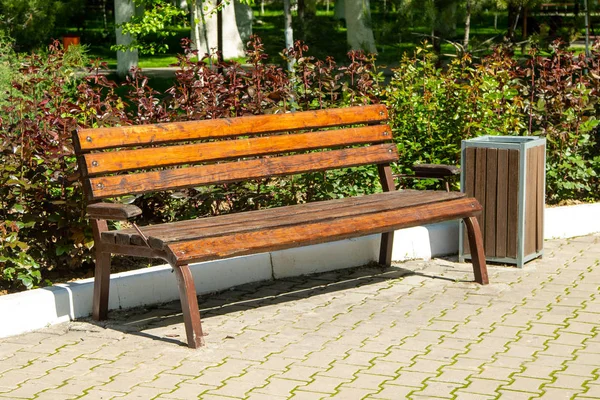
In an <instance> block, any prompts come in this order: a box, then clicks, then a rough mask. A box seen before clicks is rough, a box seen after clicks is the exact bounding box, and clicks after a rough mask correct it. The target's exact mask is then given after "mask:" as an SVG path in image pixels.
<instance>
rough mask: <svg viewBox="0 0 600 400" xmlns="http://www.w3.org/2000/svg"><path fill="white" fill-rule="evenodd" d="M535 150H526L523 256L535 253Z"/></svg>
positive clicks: (536, 164)
mask: <svg viewBox="0 0 600 400" xmlns="http://www.w3.org/2000/svg"><path fill="white" fill-rule="evenodd" d="M537 155H538V152H537V150H536V149H535V148H534V147H532V148H529V149H527V162H526V165H527V170H526V171H525V182H526V183H527V185H526V188H525V232H524V233H525V256H527V255H530V254H533V253H535V242H536V237H535V231H536V228H537V223H536V218H535V214H536V209H537V205H536V201H537V196H536V193H535V192H536V189H537V187H536V186H537V167H538V162H537V159H538V157H537Z"/></svg>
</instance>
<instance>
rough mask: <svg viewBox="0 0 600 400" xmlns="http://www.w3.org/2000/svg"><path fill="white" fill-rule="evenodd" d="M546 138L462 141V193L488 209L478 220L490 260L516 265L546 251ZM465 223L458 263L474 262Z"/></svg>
mask: <svg viewBox="0 0 600 400" xmlns="http://www.w3.org/2000/svg"><path fill="white" fill-rule="evenodd" d="M545 166H546V139H544V138H540V137H537V136H481V137H478V138H475V139H469V140H463V142H462V153H461V167H462V172H461V189H462V191H463V192H465V193H467V195H468V196H473V197H475V198H476V199H477V200H479V202H480V203H481V204H482V205H483V213H482V214H481V216H480V217H479V218H478V219H479V224H480V225H481V230H482V233H483V239H484V247H485V257H486V260H487V261H494V262H499V263H507V264H516V265H517V266H518V267H522V266H523V265H524V264H525V263H526V262H528V261H530V260H532V259H534V258H536V257H539V256H541V255H542V253H543V247H544V204H545V203H544V199H545V194H546V193H545V187H546V185H545V182H546V169H545ZM465 234H466V230H465V227H464V226H463V223H462V222H461V226H460V236H459V259H460V260H461V261H464V260H465V259H470V258H471V255H470V250H469V244H468V240H466V238H465Z"/></svg>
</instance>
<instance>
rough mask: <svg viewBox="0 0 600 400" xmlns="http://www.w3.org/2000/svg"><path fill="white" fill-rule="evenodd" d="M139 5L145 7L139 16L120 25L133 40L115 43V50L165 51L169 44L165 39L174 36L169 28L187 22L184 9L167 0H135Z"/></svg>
mask: <svg viewBox="0 0 600 400" xmlns="http://www.w3.org/2000/svg"><path fill="white" fill-rule="evenodd" d="M134 2H135V4H136V5H137V6H138V7H143V12H142V13H141V15H139V16H137V15H136V16H134V17H132V18H131V20H129V21H128V22H126V23H123V24H121V25H120V28H121V31H122V32H123V34H130V35H131V36H132V37H133V41H132V42H131V44H129V45H114V46H112V47H111V49H112V50H113V51H131V50H138V51H139V52H140V53H141V54H155V53H165V52H166V51H167V50H169V46H168V45H167V44H166V43H165V42H164V39H166V38H168V37H169V36H174V35H175V32H174V31H172V30H170V29H168V28H171V27H174V26H175V27H177V26H181V25H183V24H184V23H185V18H184V17H185V15H186V14H187V13H186V12H185V11H184V10H182V9H180V8H179V7H176V6H174V5H173V4H171V3H170V2H167V1H165V0H135V1H134Z"/></svg>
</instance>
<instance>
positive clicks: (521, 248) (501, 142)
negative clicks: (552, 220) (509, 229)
mask: <svg viewBox="0 0 600 400" xmlns="http://www.w3.org/2000/svg"><path fill="white" fill-rule="evenodd" d="M490 139H493V140H490ZM538 140H543V143H544V146H545V145H546V138H542V137H539V136H489V135H488V136H480V137H477V138H473V139H469V146H468V147H471V148H473V147H483V148H489V146H487V145H486V144H488V143H490V142H494V148H496V149H508V150H522V151H521V152H520V153H519V163H520V164H519V186H520V187H519V190H522V191H523V193H527V192H526V190H527V180H526V179H525V172H526V171H525V167H524V166H525V165H526V161H527V151H526V150H527V149H530V148H532V147H535V146H537V145H539V142H538ZM465 142H466V141H465V140H463V141H462V143H461V149H460V165H461V168H464V161H465V150H466V148H467V146H466V145H465ZM543 165H544V166H545V165H546V152H544V163H543ZM544 182H546V168H544ZM464 187H465V174H461V175H460V188H461V191H464ZM542 198H543V199H546V185H544V186H543V193H542ZM523 199H524V196H519V197H518V224H517V258H516V265H517V267H519V268H523V266H524V265H525V263H526V262H528V261H530V260H533V259H534V258H537V257H541V256H543V254H544V250H543V249H542V250H540V251H537V252H535V253H532V254H529V255H527V256H525V240H523V238H524V235H523V230H524V229H525V204H524V203H523ZM542 213H545V210H544V208H542ZM464 234H465V227H464V222H463V221H460V228H459V236H458V252H459V256H458V260H459V261H460V262H465V259H469V260H470V259H471V254H464V253H463V249H464V247H463V246H464ZM486 260H487V261H492V262H497V263H505V264H506V263H508V264H514V263H515V259H514V258H512V257H487V256H486Z"/></svg>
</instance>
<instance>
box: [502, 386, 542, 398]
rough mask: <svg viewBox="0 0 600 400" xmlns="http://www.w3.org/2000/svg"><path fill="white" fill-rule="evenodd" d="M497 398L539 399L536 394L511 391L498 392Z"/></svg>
mask: <svg viewBox="0 0 600 400" xmlns="http://www.w3.org/2000/svg"><path fill="white" fill-rule="evenodd" d="M498 394H499V397H498V398H501V399H504V398H506V399H511V400H532V399H535V398H539V395H538V394H535V393H530V392H515V391H513V390H505V389H500V390H498Z"/></svg>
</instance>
